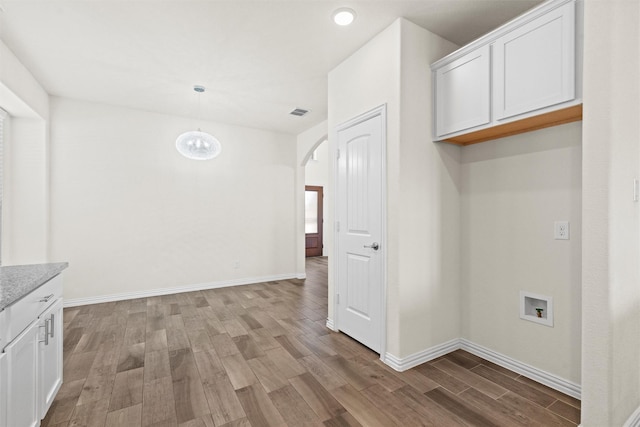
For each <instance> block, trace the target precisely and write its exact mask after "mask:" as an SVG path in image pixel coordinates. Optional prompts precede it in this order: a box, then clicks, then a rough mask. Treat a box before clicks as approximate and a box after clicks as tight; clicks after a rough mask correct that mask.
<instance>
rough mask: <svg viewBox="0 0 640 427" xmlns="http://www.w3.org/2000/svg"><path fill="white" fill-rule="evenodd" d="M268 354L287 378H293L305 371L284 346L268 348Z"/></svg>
mask: <svg viewBox="0 0 640 427" xmlns="http://www.w3.org/2000/svg"><path fill="white" fill-rule="evenodd" d="M265 353H266V355H267V357H268V358H269V359H271V361H272V362H273V363H274V364H275V365H276V367H277V368H278V370H279V371H280V372H282V373H283V374H284V375H285V376H286V377H287V378H293V377H296V376H298V375H302V374H304V373H305V369H304V367H303V366H302V365H300V363H298V361H297V360H296V359H294V358H293V357H292V356H291V355H290V354H289V353H288V352H287V351H286V350H285V349H284V348H282V347H279V348H274V349H272V350H267V351H266V352H265Z"/></svg>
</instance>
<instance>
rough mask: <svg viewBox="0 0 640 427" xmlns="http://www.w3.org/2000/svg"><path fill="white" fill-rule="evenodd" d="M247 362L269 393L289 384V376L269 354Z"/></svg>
mask: <svg viewBox="0 0 640 427" xmlns="http://www.w3.org/2000/svg"><path fill="white" fill-rule="evenodd" d="M247 363H248V364H249V366H250V367H251V370H252V371H253V373H254V374H255V375H256V377H258V380H259V381H260V384H262V386H263V387H264V389H265V390H266V392H267V393H270V392H272V391H275V390H278V389H279V388H282V387H285V386H287V385H288V384H289V382H288V381H287V376H286V375H285V374H283V373H282V372H281V371H280V370H279V369H278V367H277V366H276V365H275V363H273V361H272V360H271V359H269V358H268V357H267V356H263V357H258V358H254V359H251V360H248V361H247Z"/></svg>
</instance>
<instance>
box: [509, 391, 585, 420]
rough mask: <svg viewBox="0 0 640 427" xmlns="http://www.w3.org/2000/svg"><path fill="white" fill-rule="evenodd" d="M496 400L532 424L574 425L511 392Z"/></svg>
mask: <svg viewBox="0 0 640 427" xmlns="http://www.w3.org/2000/svg"><path fill="white" fill-rule="evenodd" d="M498 401H499V402H501V403H504V404H505V405H507V406H509V407H511V408H514V409H515V410H517V411H518V412H520V413H521V414H522V415H523V416H525V417H527V419H528V420H530V422H531V423H532V424H538V425H543V426H575V425H576V424H574V423H572V422H571V421H569V420H567V419H566V418H563V417H560V416H558V415H556V414H554V413H553V412H551V411H549V410H547V409H545V408H542V407H541V406H540V405H537V404H535V403H533V402H531V401H530V400H529V399H525V398H524V397H522V396H520V395H518V394H516V393H513V392H509V393H507V394H505V395H504V396H502V397H501V398H500V399H498Z"/></svg>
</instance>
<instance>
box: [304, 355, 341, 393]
mask: <svg viewBox="0 0 640 427" xmlns="http://www.w3.org/2000/svg"><path fill="white" fill-rule="evenodd" d="M299 361H300V364H302V365H303V366H304V367H305V368H306V370H307V371H308V372H309V373H310V374H311V375H313V376H314V378H315V379H316V380H318V382H319V383H320V384H322V386H323V387H324V388H326V389H327V390H333V389H335V388H338V387H342V386H343V385H345V384H347V380H346V379H344V378H343V377H341V376H340V375H338V373H337V372H336V371H334V370H333V369H331V368H329V366H327V365H325V364H324V362H323V361H322V360H321V359H319V358H318V357H316V356H307V357H303V358H301V359H299Z"/></svg>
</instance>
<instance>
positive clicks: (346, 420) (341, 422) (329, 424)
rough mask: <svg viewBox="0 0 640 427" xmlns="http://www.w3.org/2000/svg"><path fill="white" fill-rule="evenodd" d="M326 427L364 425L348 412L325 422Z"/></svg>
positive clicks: (358, 426)
mask: <svg viewBox="0 0 640 427" xmlns="http://www.w3.org/2000/svg"><path fill="white" fill-rule="evenodd" d="M324 425H325V427H361V426H362V424H360V423H359V422H358V420H356V419H355V418H354V417H353V415H351V414H350V413H348V412H345V413H344V414H340V415H338V416H336V417H334V418H331V419H330V420H327V421H325V422H324Z"/></svg>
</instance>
